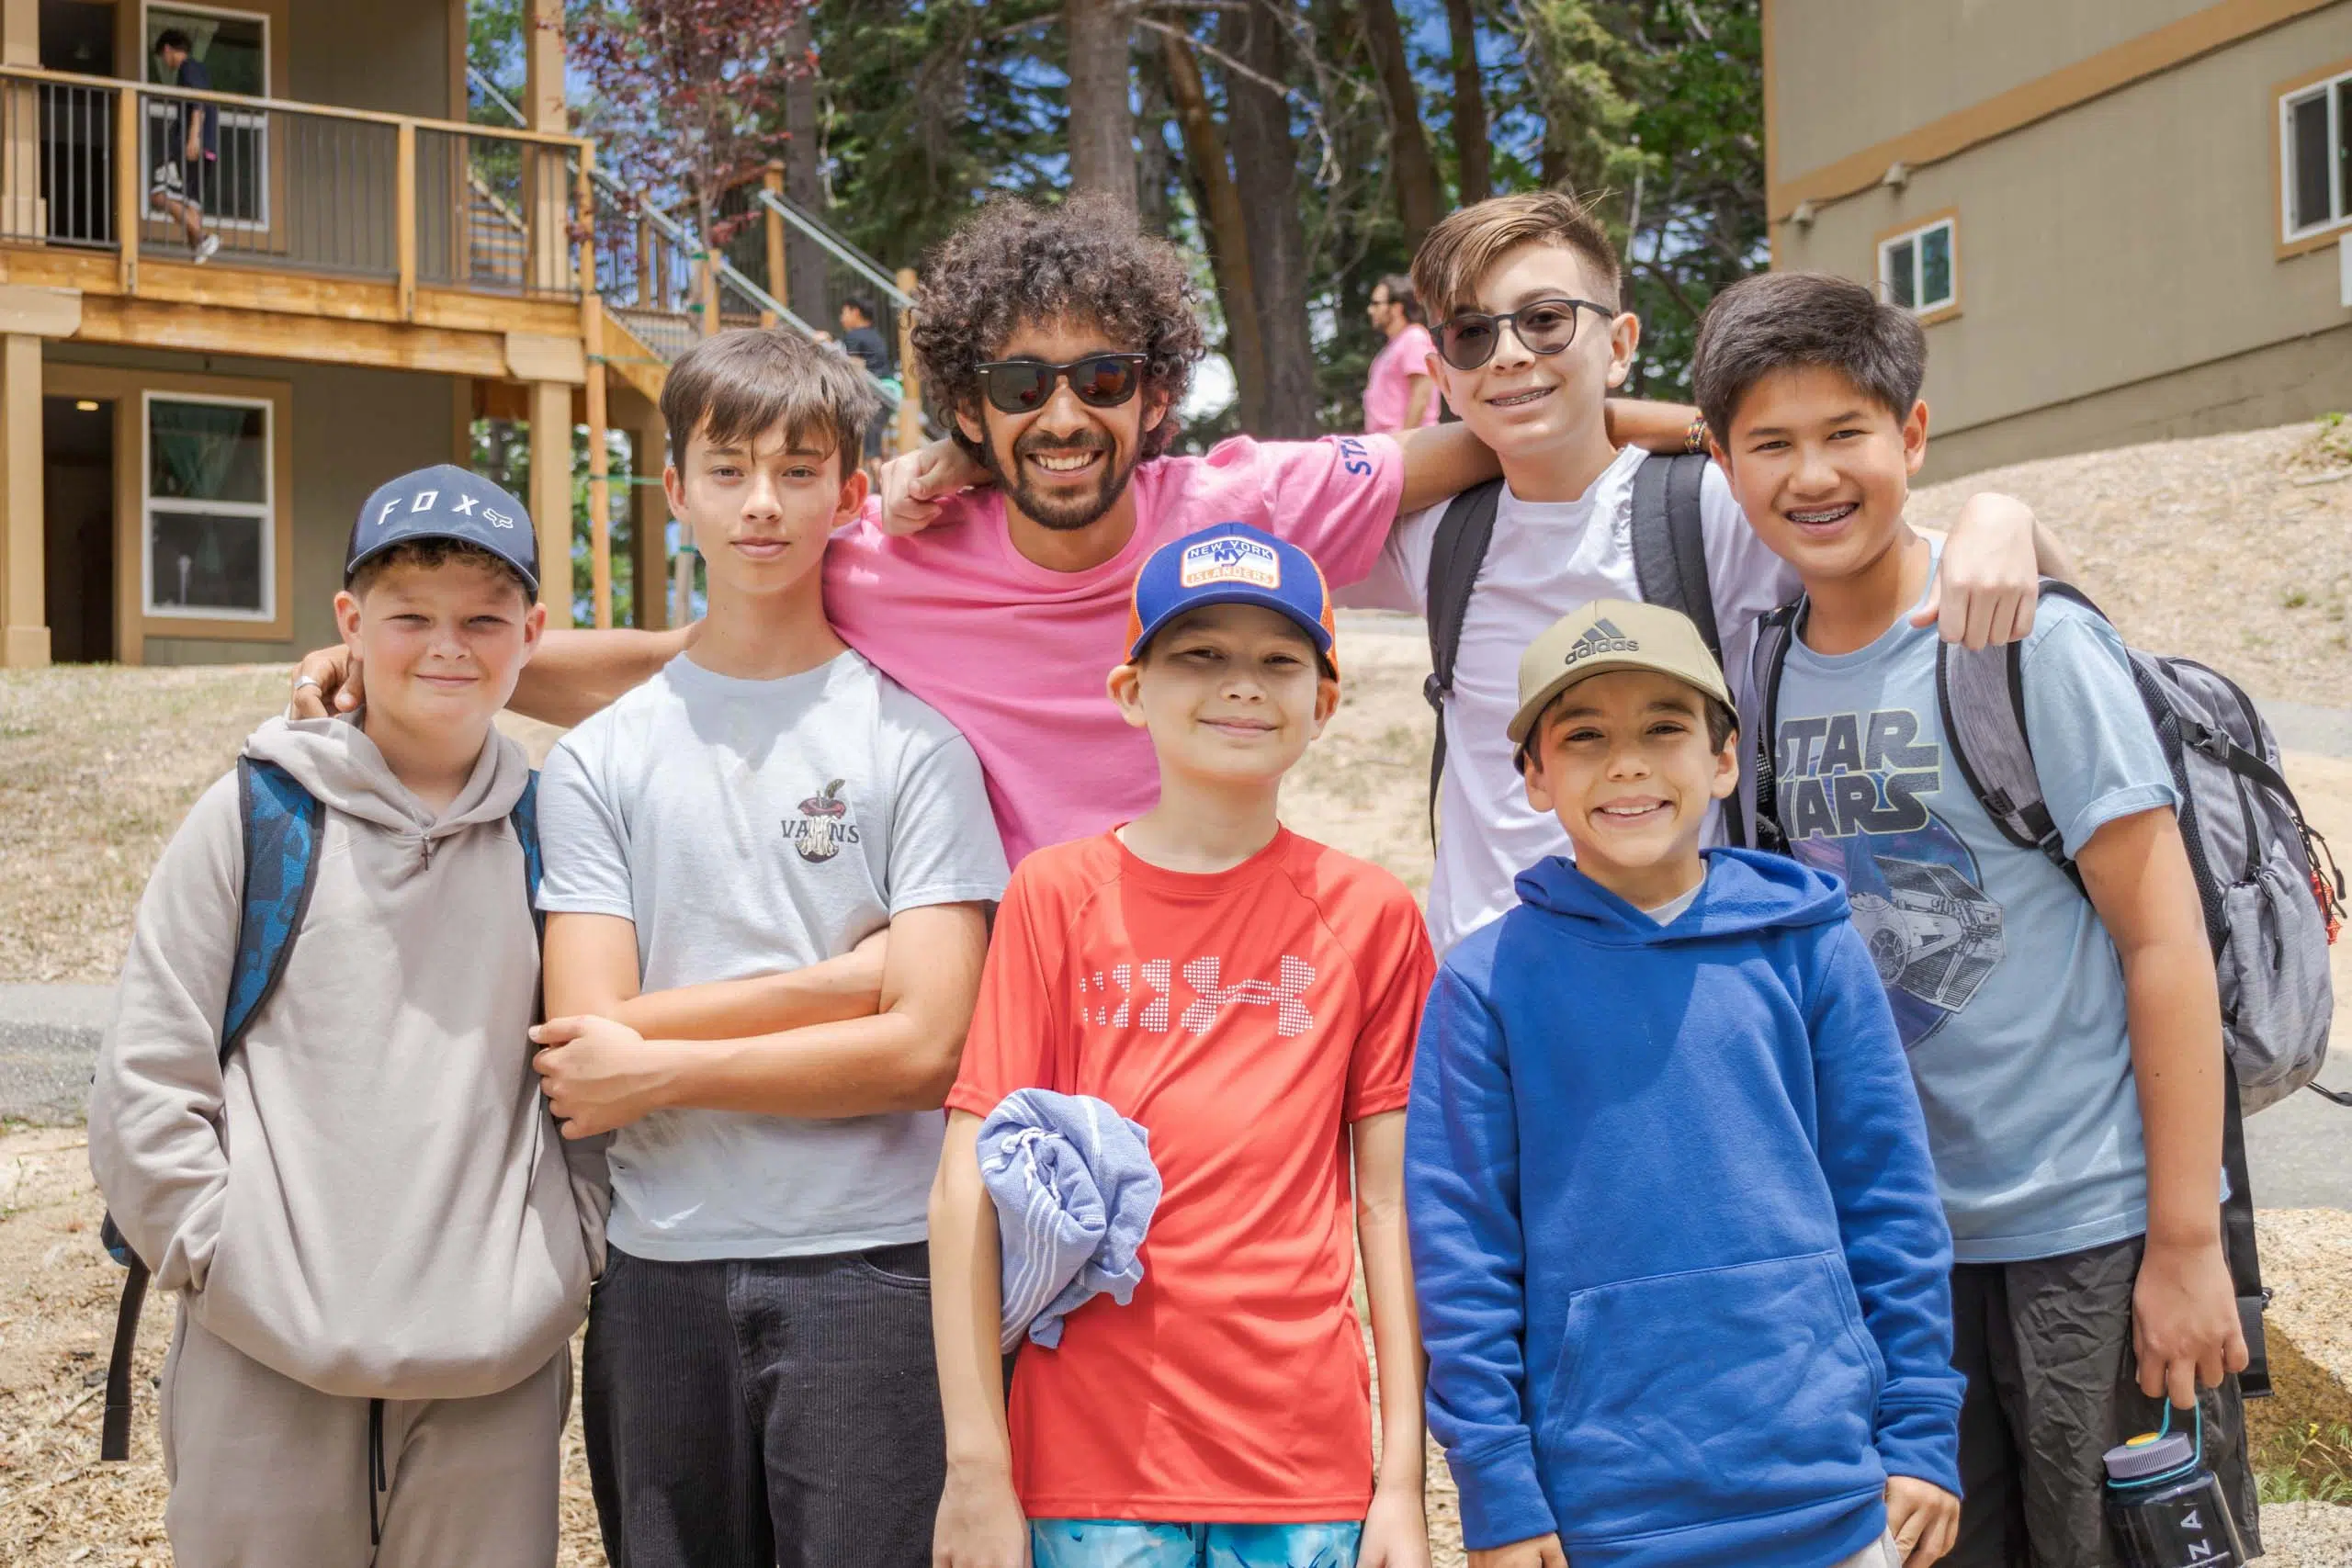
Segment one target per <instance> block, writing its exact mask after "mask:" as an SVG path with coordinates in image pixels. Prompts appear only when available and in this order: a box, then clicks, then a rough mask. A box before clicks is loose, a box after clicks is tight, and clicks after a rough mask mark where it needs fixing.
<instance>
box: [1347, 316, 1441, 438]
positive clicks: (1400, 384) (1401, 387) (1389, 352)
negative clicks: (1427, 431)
mask: <svg viewBox="0 0 2352 1568" xmlns="http://www.w3.org/2000/svg"><path fill="white" fill-rule="evenodd" d="M1436 352H1437V344H1436V343H1435V342H1434V341H1433V340H1432V339H1431V338H1430V330H1429V328H1427V327H1424V326H1419V325H1415V326H1408V327H1407V328H1406V329H1405V330H1404V331H1403V332H1401V333H1397V335H1396V336H1395V337H1392V338H1390V339H1389V340H1388V346H1387V347H1385V348H1384V349H1382V350H1381V351H1380V352H1379V353H1378V354H1375V355H1373V356H1372V374H1371V375H1370V376H1368V377H1366V378H1364V384H1363V427H1364V428H1365V429H1366V430H1376V431H1379V432H1382V433H1383V434H1395V433H1396V432H1397V431H1400V430H1402V429H1404V428H1405V411H1406V410H1407V409H1409V408H1411V407H1412V406H1413V386H1412V378H1414V377H1416V376H1426V375H1428V374H1429V373H1430V369H1429V365H1430V355H1432V354H1435V353H1436ZM1437 404H1438V394H1437V388H1436V387H1434V386H1432V387H1430V401H1429V406H1428V407H1427V408H1425V409H1423V410H1422V411H1421V423H1423V424H1435V423H1437Z"/></svg>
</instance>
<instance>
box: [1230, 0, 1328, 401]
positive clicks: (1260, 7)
mask: <svg viewBox="0 0 2352 1568" xmlns="http://www.w3.org/2000/svg"><path fill="white" fill-rule="evenodd" d="M1287 3H1288V0H1249V3H1248V4H1247V5H1246V6H1240V7H1238V8H1235V9H1232V10H1227V11H1226V12H1225V13H1224V14H1223V15H1222V16H1221V17H1219V18H1218V22H1217V38H1218V41H1219V43H1220V44H1221V45H1222V46H1223V48H1224V51H1225V52H1226V53H1227V54H1229V55H1231V56H1232V57H1233V58H1234V59H1236V60H1238V61H1239V62H1241V63H1242V64H1243V65H1244V66H1246V67H1247V68H1248V69H1249V70H1250V72H1252V73H1255V76H1256V77H1262V78H1264V79H1265V81H1272V82H1281V81H1285V80H1287V79H1288V65H1289V55H1290V50H1289V47H1288V45H1287V43H1286V41H1285V40H1284V39H1283V26H1282V19H1281V17H1278V16H1277V15H1275V13H1274V11H1273V8H1272V7H1273V6H1274V5H1276V4H1287ZM1226 75H1227V81H1226V103H1227V122H1228V123H1229V125H1230V126H1231V128H1232V142H1233V183H1234V185H1235V186H1236V187H1237V189H1238V193H1239V195H1240V197H1241V219H1242V230H1243V233H1244V234H1245V235H1246V237H1247V238H1248V240H1249V243H1250V278H1251V280H1252V281H1253V282H1254V283H1255V284H1256V286H1257V295H1258V333H1259V338H1260V341H1261V344H1262V345H1263V347H1264V351H1265V355H1266V410H1265V423H1264V425H1263V426H1262V427H1261V429H1259V430H1257V431H1254V432H1252V434H1258V435H1265V436H1272V437H1274V438H1277V439H1301V438H1304V437H1307V436H1311V435H1314V434H1317V426H1316V418H1315V345H1314V342H1313V340H1312V339H1311V338H1310V337H1309V335H1308V333H1307V326H1306V230H1305V227H1304V226H1303V225H1302V224H1301V222H1300V220H1299V211H1298V151H1297V148H1296V147H1295V145H1294V144H1293V143H1292V141H1291V135H1290V103H1289V100H1288V99H1287V98H1286V97H1285V96H1283V94H1282V93H1280V92H1278V91H1276V90H1275V89H1274V88H1272V87H1270V86H1267V85H1265V81H1260V80H1256V79H1253V77H1252V76H1247V75H1244V74H1242V73H1241V72H1238V71H1228V72H1227V73H1226Z"/></svg>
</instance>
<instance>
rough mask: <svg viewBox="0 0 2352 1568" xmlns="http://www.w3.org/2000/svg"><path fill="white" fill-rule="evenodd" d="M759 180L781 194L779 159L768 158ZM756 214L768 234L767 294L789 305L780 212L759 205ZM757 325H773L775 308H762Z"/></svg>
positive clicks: (766, 187) (781, 215)
mask: <svg viewBox="0 0 2352 1568" xmlns="http://www.w3.org/2000/svg"><path fill="white" fill-rule="evenodd" d="M762 184H763V186H764V187H765V189H766V190H767V192H768V193H769V194H770V195H772V196H779V197H780V196H782V195H783V194H784V164H783V162H782V160H780V159H775V158H771V159H769V160H768V172H767V175H766V178H765V179H764V180H763V182H762ZM760 216H761V217H762V218H763V219H764V220H766V226H767V234H768V298H769V299H774V300H776V301H778V302H779V303H782V304H786V305H789V304H790V303H791V299H792V297H791V296H790V295H789V294H786V292H785V286H786V276H785V271H784V265H785V263H784V215H783V214H781V213H779V212H778V211H776V209H775V208H773V207H768V206H765V205H763V206H762V207H761V209H760ZM818 324H819V325H820V326H821V325H823V324H824V323H822V322H821V321H820V322H819V323H818ZM760 325H762V326H763V327H772V326H774V325H775V311H774V310H762V311H761V312H760Z"/></svg>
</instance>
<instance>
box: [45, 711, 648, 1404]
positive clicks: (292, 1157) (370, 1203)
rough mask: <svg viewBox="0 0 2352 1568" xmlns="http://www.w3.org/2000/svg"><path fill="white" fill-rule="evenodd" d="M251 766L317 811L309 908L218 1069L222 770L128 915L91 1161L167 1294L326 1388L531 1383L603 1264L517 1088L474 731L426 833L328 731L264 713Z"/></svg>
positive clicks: (239, 860)
mask: <svg viewBox="0 0 2352 1568" xmlns="http://www.w3.org/2000/svg"><path fill="white" fill-rule="evenodd" d="M245 754H246V755H247V756H250V757H255V758H260V759H263V760H266V761H272V762H276V763H277V764H278V765H279V766H281V767H283V768H284V769H286V771H287V772H288V773H291V774H292V775H293V776H294V777H295V779H297V780H298V781H299V782H300V784H302V786H303V787H304V788H305V789H308V790H309V791H310V792H311V795H314V796H316V797H317V798H318V799H319V800H320V801H322V802H323V803H324V804H325V805H326V806H327V807H329V810H328V811H327V813H326V817H325V827H324V831H323V840H322V844H321V847H320V853H319V863H318V873H317V876H316V879H315V881H314V882H313V884H312V888H311V904H310V909H309V912H308V913H307V914H306V915H305V917H304V918H303V921H302V928H301V931H300V937H299V939H298V940H297V941H296V942H295V943H294V946H293V950H292V953H291V955H290V957H289V959H288V963H287V965H286V970H285V973H284V976H283V977H282V978H281V980H280V981H279V983H278V986H277V989H276V991H275V992H273V993H272V994H271V996H270V998H269V1000H268V1001H267V1002H266V1003H265V1004H264V1006H263V1007H262V1010H261V1011H260V1012H259V1013H258V1014H257V1015H256V1016H255V1018H254V1021H253V1024H252V1026H251V1028H250V1029H249V1030H248V1032H246V1035H245V1038H244V1041H243V1043H242V1044H241V1045H240V1046H239V1048H238V1049H237V1051H236V1052H235V1053H234V1054H233V1055H232V1056H231V1057H230V1059H229V1061H228V1063H227V1064H226V1066H225V1067H224V1066H223V1065H222V1064H221V1062H220V1018H221V1012H222V1008H223V1004H224V999H225V998H226V995H227V992H228V986H229V973H230V967H231V964H232V958H233V955H234V950H235V946H236V940H237V917H238V909H239V901H240V897H241V895H240V889H241V887H242V885H243V875H244V865H243V860H244V853H243V836H242V832H241V829H240V823H239V815H238V805H237V781H236V778H235V775H234V774H232V775H231V776H229V777H227V778H224V779H222V780H220V782H219V783H217V784H214V785H213V786H212V787H211V788H210V789H209V790H207V791H206V792H205V793H204V795H203V797H202V798H201V799H199V800H198V802H197V804H196V807H195V809H194V810H192V811H190V812H189V813H188V818H187V822H186V823H185V824H183V825H182V827H181V828H180V830H179V831H178V833H176V834H175V835H174V836H173V839H172V841H171V843H170V844H169V845H168V846H167V847H166V848H165V849H164V854H163V858H162V859H161V860H160V861H159V862H158V863H157V864H156V867H155V873H154V875H153V879H152V880H151V881H150V882H149V883H148V885H147V892H146V896H145V897H144V898H142V899H141V902H140V906H139V914H138V918H137V921H136V923H135V925H134V927H133V930H132V933H131V941H130V956H129V957H128V958H127V959H126V960H125V961H124V964H123V970H122V982H121V985H120V987H119V993H118V996H117V1000H116V1010H115V1019H114V1025H113V1027H112V1028H111V1029H110V1030H109V1031H108V1032H107V1039H106V1043H105V1045H104V1046H103V1047H102V1048H101V1050H100V1052H99V1056H98V1070H97V1079H96V1083H95V1084H94V1085H93V1087H92V1089H91V1094H90V1168H91V1170H92V1171H93V1172H94V1173H95V1174H96V1177H97V1179H98V1185H99V1187H100V1188H101V1189H103V1190H105V1192H106V1196H107V1203H108V1205H109V1206H110V1207H111V1209H112V1211H113V1213H114V1216H115V1222H116V1224H118V1225H119V1226H120V1227H121V1230H122V1233H123V1235H124V1236H125V1237H126V1238H128V1239H129V1241H130V1245H131V1247H132V1248H133V1249H134V1250H136V1251H137V1252H138V1254H139V1256H140V1257H141V1258H145V1259H147V1260H148V1262H149V1263H150V1264H151V1265H152V1266H153V1269H154V1272H155V1280H156V1283H157V1284H158V1285H160V1286H161V1287H163V1288H164V1289H165V1290H176V1291H181V1292H186V1294H185V1298H184V1299H185V1303H186V1306H187V1310H188V1311H190V1312H192V1313H193V1314H195V1315H196V1318H197V1320H198V1322H199V1323H201V1324H202V1325H204V1326H205V1327H206V1328H208V1329H209V1330H211V1332H212V1333H214V1334H215V1335H217V1336H219V1337H220V1338H222V1339H224V1340H226V1341H228V1343H229V1344H231V1345H232V1346H234V1347H235V1348H237V1349H239V1350H242V1351H243V1352H244V1353H245V1354H246V1355H248V1356H251V1357H252V1358H253V1359H255V1360H257V1361H259V1362H261V1363H263V1364H264V1365H265V1366H267V1367H270V1368H273V1369H275V1370H276V1371H280V1372H283V1373H285V1374H286V1375H287V1376H288V1377H291V1378H294V1379H296V1380H298V1381H300V1382H304V1383H307V1384H309V1385H310V1386H311V1387H313V1388H316V1389H319V1390H321V1391H322V1392H324V1393H333V1394H340V1395H348V1396H355V1397H368V1398H383V1399H456V1398H467V1397H471V1396H473V1395H477V1394H485V1393H496V1392H498V1391H500V1390H502V1389H505V1388H509V1387H512V1386H513V1385H515V1383H517V1382H521V1381H522V1380H523V1379H524V1378H526V1377H528V1376H529V1375H530V1374H531V1373H533V1372H535V1371H537V1370H538V1369H539V1368H540V1367H542V1366H544V1365H545V1364H546V1363H547V1361H548V1358H549V1357H550V1356H552V1355H554V1354H555V1353H556V1351H557V1350H559V1349H560V1348H562V1346H563V1344H564V1342H565V1341H566V1340H567V1339H568V1338H569V1337H571V1332H572V1330H573V1329H574V1328H576V1327H577V1326H578V1325H579V1324H580V1321H581V1318H582V1314H584V1312H585V1310H586V1306H587V1300H588V1286H589V1283H590V1281H591V1280H593V1279H594V1276H595V1274H596V1272H597V1270H598V1269H601V1268H602V1266H603V1261H604V1258H603V1253H604V1229H605V1204H606V1202H607V1201H608V1200H607V1199H606V1198H605V1190H604V1168H603V1164H604V1162H603V1156H602V1153H601V1151H600V1150H596V1149H594V1148H582V1147H580V1146H579V1145H567V1144H566V1143H565V1141H564V1140H563V1138H562V1137H561V1136H560V1134H559V1133H558V1131H557V1129H556V1126H555V1123H554V1122H553V1120H552V1119H551V1118H550V1117H549V1115H548V1110H547V1105H546V1102H545V1101H544V1100H542V1099H541V1097H540V1094H539V1089H538V1081H537V1077H536V1076H535V1075H534V1074H533V1073H532V1071H531V1066H530V1055H531V1049H532V1047H531V1044H530V1041H529V1038H528V1036H527V1034H526V1031H527V1030H528V1029H529V1028H530V1025H531V1022H532V1019H533V1016H534V1013H535V1010H536V1008H537V997H538V988H539V954H538V946H537V936H536V934H535V932H534V930H533V927H532V921H531V915H530V910H529V908H528V905H527V900H526V896H525V882H524V874H523V857H522V849H521V846H520V845H519V844H518V843H517V842H516V841H515V832H514V829H513V827H512V825H511V824H510V823H509V822H508V820H507V813H508V812H509V811H511V810H512V809H513V808H514V805H515V799H516V797H517V796H518V795H520V794H521V793H522V790H523V786H524V784H525V781H526V779H527V778H528V777H529V776H530V764H529V762H528V761H526V758H525V757H524V754H523V751H522V750H521V748H519V747H517V746H516V745H515V743H514V742H513V741H512V740H509V739H505V738H504V737H503V736H500V735H496V734H493V735H492V737H491V739H490V741H489V743H488V744H487V745H485V746H484V747H483V749H482V753H481V760H480V761H478V762H476V764H475V766H474V771H473V774H472V776H471V777H470V778H469V779H468V780H467V782H466V785H465V788H464V789H463V790H461V791H460V792H459V793H458V798H457V799H456V800H455V801H453V802H451V803H450V806H449V808H448V809H447V811H444V812H442V813H440V814H439V815H438V816H437V817H436V816H435V815H434V814H433V813H432V812H430V811H428V810H427V809H426V808H425V807H424V805H423V804H421V803H420V802H419V801H418V800H417V798H416V797H415V796H414V795H411V794H410V793H409V791H408V789H407V788H406V787H405V786H404V785H402V784H401V782H400V781H399V780H398V779H397V778H395V777H394V776H393V774H392V772H391V770H390V767H389V766H388V765H387V764H386V763H385V761H384V757H383V753H382V752H380V751H379V750H377V749H376V745H375V743H374V742H373V741H371V740H369V739H368V738H367V736H366V735H365V734H363V733H362V732H361V730H360V728H359V727H358V725H356V723H353V722H351V721H349V720H347V719H340V718H334V719H306V720H300V721H297V722H292V723H289V722H288V721H286V720H284V719H272V720H271V721H270V722H268V723H267V724H266V725H264V726H262V728H260V729H259V730H258V731H256V732H255V733H254V737H253V739H250V740H248V741H247V742H246V743H245Z"/></svg>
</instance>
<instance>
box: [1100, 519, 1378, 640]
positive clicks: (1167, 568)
mask: <svg viewBox="0 0 2352 1568" xmlns="http://www.w3.org/2000/svg"><path fill="white" fill-rule="evenodd" d="M1204 604H1255V605H1257V606H1259V607H1260V608H1261V609H1266V610H1272V611H1273V612H1274V613H1275V614H1277V615H1287V616H1288V617H1290V619H1292V620H1294V621H1295V622H1297V623H1298V626H1299V629H1300V630H1301V631H1304V632H1305V633H1306V635H1307V636H1308V637H1310V638H1312V639H1313V640H1314V643H1315V651H1316V652H1317V653H1319V654H1321V655H1322V656H1323V658H1324V660H1325V662H1327V663H1328V664H1329V666H1330V667H1331V671H1332V672H1333V673H1334V674H1337V673H1338V672H1339V668H1340V660H1339V657H1338V655H1337V654H1335V653H1334V652H1333V651H1332V647H1331V644H1332V640H1333V637H1334V635H1335V634H1334V632H1333V630H1332V626H1331V591H1330V589H1329V587H1327V586H1326V585H1325V583H1324V581H1323V569H1322V568H1320V567H1318V566H1317V565H1316V564H1315V558H1314V557H1313V556H1310V555H1308V554H1307V553H1306V551H1305V550H1302V549H1300V548H1299V547H1297V546H1296V545H1294V544H1291V543H1289V542H1287V541H1285V540H1283V539H1277V538H1275V537H1274V536H1272V534H1269V533H1266V532H1264V531H1263V530H1262V529H1258V528H1252V527H1251V526H1250V525H1248V524H1247V523H1219V524H1217V525H1215V526H1213V527H1208V528H1204V529H1202V530H1201V531H1200V532H1199V533H1197V534H1187V535H1185V536H1183V537H1182V538H1181V539H1170V541H1169V542H1168V543H1166V544H1164V545H1162V546H1160V547H1159V548H1158V549H1156V550H1154V551H1152V552H1151V558H1149V559H1148V560H1147V561H1145V562H1144V563H1143V570H1141V571H1138V572H1136V589H1135V596H1134V599H1133V600H1132V601H1131V603H1130V611H1131V613H1130V615H1128V618H1127V657H1128V658H1129V659H1134V658H1136V657H1137V656H1138V655H1140V654H1141V653H1142V652H1143V649H1144V645H1145V644H1146V643H1148V642H1149V641H1150V640H1151V639H1152V638H1153V637H1157V636H1159V631H1160V628H1161V627H1163V626H1167V625H1168V623H1169V622H1170V621H1172V620H1174V619H1175V618H1176V617H1177V616H1179V615H1182V614H1183V613H1184V612H1185V611H1187V610H1196V609H1198V608H1200V607H1201V606H1202V605H1204Z"/></svg>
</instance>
